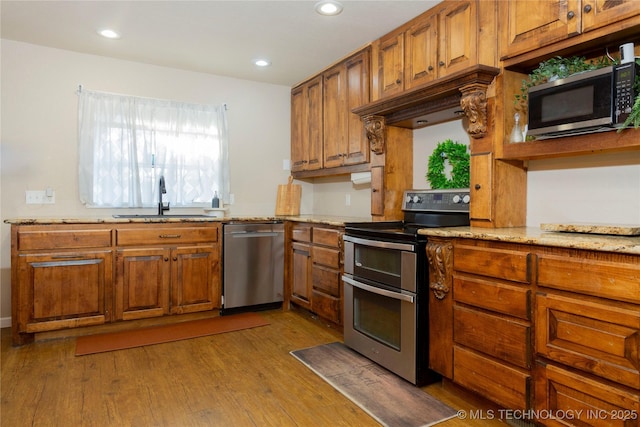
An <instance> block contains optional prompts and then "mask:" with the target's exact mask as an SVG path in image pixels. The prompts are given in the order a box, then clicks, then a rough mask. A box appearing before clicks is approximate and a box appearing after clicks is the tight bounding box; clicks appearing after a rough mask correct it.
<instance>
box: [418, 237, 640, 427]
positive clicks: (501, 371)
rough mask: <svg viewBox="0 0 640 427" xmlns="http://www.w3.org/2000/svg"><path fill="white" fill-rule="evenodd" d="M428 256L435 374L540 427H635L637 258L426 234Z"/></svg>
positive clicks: (639, 345)
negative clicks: (520, 413) (523, 412)
mask: <svg viewBox="0 0 640 427" xmlns="http://www.w3.org/2000/svg"><path fill="white" fill-rule="evenodd" d="M447 254H449V255H447ZM427 255H428V258H429V263H430V271H429V274H430V286H431V288H432V290H439V291H441V290H442V289H445V290H446V292H444V293H443V294H440V295H439V296H440V297H441V298H439V297H436V296H435V295H436V294H437V293H436V292H435V291H434V292H432V293H431V294H430V296H429V297H430V298H429V311H430V329H429V334H430V337H429V340H430V348H434V346H435V348H438V351H437V352H432V353H431V354H430V367H431V368H432V369H434V370H436V371H438V372H440V373H441V374H443V375H444V376H445V377H447V378H449V379H452V380H453V381H454V382H455V383H457V384H459V385H462V386H464V387H465V388H468V389H470V390H473V391H475V392H476V393H478V394H480V395H482V396H484V397H486V398H488V399H490V400H492V401H494V402H496V403H497V404H499V405H500V406H502V407H504V408H507V409H519V410H529V409H532V410H534V411H532V412H531V414H537V415H535V416H537V417H538V418H537V419H536V420H535V421H536V422H539V423H540V424H542V425H545V426H573V425H576V426H577V425H580V426H583V425H589V426H610V425H620V426H638V425H640V424H639V423H640V421H639V414H640V358H639V357H640V356H639V354H640V282H639V281H638V277H640V257H639V256H637V255H626V254H615V253H608V252H597V251H589V250H578V249H566V248H554V247H545V246H538V245H523V244H517V243H505V242H496V241H484V240H477V239H467V238H464V239H463V238H453V239H446V238H431V237H429V242H428V244H427ZM449 258H451V260H450V261H448V262H447V259H449ZM567 414H568V415H567ZM533 416H534V415H532V417H533ZM572 417H573V418H572Z"/></svg>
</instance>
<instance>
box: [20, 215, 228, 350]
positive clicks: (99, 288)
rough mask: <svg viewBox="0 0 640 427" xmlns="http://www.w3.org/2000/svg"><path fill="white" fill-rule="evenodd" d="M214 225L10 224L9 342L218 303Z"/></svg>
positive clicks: (216, 227)
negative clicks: (10, 313)
mask: <svg viewBox="0 0 640 427" xmlns="http://www.w3.org/2000/svg"><path fill="white" fill-rule="evenodd" d="M219 229H220V224H218V223H213V222H206V223H192V224H189V223H180V224H165V223H149V224H135V223H129V224H118V225H117V226H116V225H114V224H108V223H104V224H75V223H74V224H46V225H31V224H29V225H20V224H12V231H11V234H12V243H11V247H12V253H11V266H12V268H11V295H12V297H11V306H12V328H13V344H14V345H21V344H25V343H28V342H30V341H32V340H33V339H34V335H35V334H36V333H40V332H49V331H54V330H60V329H70V328H76V327H82V326H96V325H102V324H106V323H109V322H113V321H119V320H133V319H140V318H147V317H154V316H163V315H167V314H181V313H190V312H195V311H205V310H212V309H215V308H219V307H220V300H221V297H220V295H221V286H220V283H221V277H220V256H221V252H220V251H221V241H220V239H219V235H220V233H219Z"/></svg>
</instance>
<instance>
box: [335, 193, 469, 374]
mask: <svg viewBox="0 0 640 427" xmlns="http://www.w3.org/2000/svg"><path fill="white" fill-rule="evenodd" d="M469 197H470V196H469V190H468V189H455V190H409V191H405V193H404V200H403V211H404V221H393V222H367V223H347V224H345V235H344V272H345V274H344V275H343V276H342V281H343V283H344V342H345V344H346V345H347V346H349V347H351V348H353V349H354V350H356V351H358V352H359V353H361V354H362V355H364V356H366V357H368V358H369V359H371V360H373V361H374V362H376V363H378V364H379V365H381V366H383V367H385V368H387V369H388V370H390V371H392V372H394V373H395V374H397V375H399V376H400V377H402V378H404V379H406V380H407V381H409V382H411V383H413V384H415V385H423V384H427V383H429V382H434V381H436V380H438V379H439V376H438V375H437V374H436V373H435V372H433V371H431V370H429V369H428V363H429V348H428V343H429V337H428V334H429V325H428V306H429V303H428V302H429V294H428V292H429V283H428V282H429V274H428V263H427V257H426V249H425V246H426V242H427V238H426V236H424V235H420V234H418V232H417V231H418V229H420V228H428V227H453V226H464V225H469ZM434 350H436V351H437V349H434Z"/></svg>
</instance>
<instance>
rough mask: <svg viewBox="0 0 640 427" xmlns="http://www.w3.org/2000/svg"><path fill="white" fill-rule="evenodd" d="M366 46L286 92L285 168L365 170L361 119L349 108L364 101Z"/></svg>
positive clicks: (299, 171)
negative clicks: (288, 153)
mask: <svg viewBox="0 0 640 427" xmlns="http://www.w3.org/2000/svg"><path fill="white" fill-rule="evenodd" d="M369 70H370V48H369V47H366V48H364V49H362V50H360V51H358V52H356V53H354V54H353V55H351V56H350V57H348V58H347V59H345V60H343V61H340V62H339V63H337V64H334V65H333V66H331V67H329V68H327V69H326V70H325V71H324V72H322V73H320V74H318V75H316V76H314V77H313V78H312V79H310V80H308V81H306V82H305V83H303V84H301V85H299V86H296V87H294V88H293V89H292V91H291V160H292V166H291V172H292V174H293V176H294V177H296V178H310V177H317V176H327V175H335V174H342V173H350V172H359V171H363V170H368V162H369V150H368V144H367V138H366V134H365V132H364V127H363V125H362V120H361V119H360V116H359V115H357V114H353V113H352V112H351V110H352V109H354V108H357V107H359V106H361V105H363V104H367V103H368V102H369V100H370V97H369V87H370V77H369Z"/></svg>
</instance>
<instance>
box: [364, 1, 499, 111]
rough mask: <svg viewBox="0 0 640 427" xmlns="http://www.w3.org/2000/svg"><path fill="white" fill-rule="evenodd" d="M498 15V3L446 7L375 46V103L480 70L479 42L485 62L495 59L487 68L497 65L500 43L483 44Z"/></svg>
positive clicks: (450, 3)
mask: <svg viewBox="0 0 640 427" xmlns="http://www.w3.org/2000/svg"><path fill="white" fill-rule="evenodd" d="M479 8H481V9H482V10H481V11H479V10H478V9H479ZM494 12H495V4H494V3H493V2H477V1H475V0H470V1H445V2H442V3H441V4H440V5H438V6H436V7H434V8H432V9H429V10H428V11H427V12H425V13H423V14H422V15H420V16H418V17H416V18H414V19H412V20H411V21H409V22H408V23H406V24H405V25H403V26H401V27H399V28H397V29H395V30H393V31H392V32H390V33H388V34H386V35H384V36H382V37H381V38H380V39H378V40H376V41H375V42H373V45H372V46H373V51H372V69H373V70H374V72H373V80H372V84H373V94H372V95H373V96H372V98H373V100H378V99H382V98H387V97H392V96H397V95H399V94H401V93H402V92H404V91H406V90H409V89H412V88H414V87H418V86H420V85H422V84H425V83H428V82H431V81H433V80H435V79H437V78H441V77H444V76H446V75H449V74H452V73H455V72H457V71H460V70H463V69H465V68H467V67H470V66H473V65H475V64H478V62H479V58H480V46H479V41H480V40H483V43H482V49H484V52H483V53H482V54H483V55H484V56H483V60H485V58H491V55H493V58H492V59H491V60H490V62H489V63H486V62H484V63H485V64H486V65H495V64H496V60H495V52H496V48H495V40H494V41H493V45H492V44H488V43H484V41H487V40H488V39H487V38H486V36H487V34H486V33H491V31H490V30H489V28H491V27H493V26H494V23H495V17H493V20H492V21H491V22H488V21H489V19H491V16H492V15H494V14H495V13H494ZM485 18H486V19H485ZM483 24H487V26H486V27H485V26H483ZM480 28H483V30H484V33H480V32H479V29H480ZM493 31H495V30H493ZM492 34H493V33H492ZM492 46H493V47H492Z"/></svg>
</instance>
